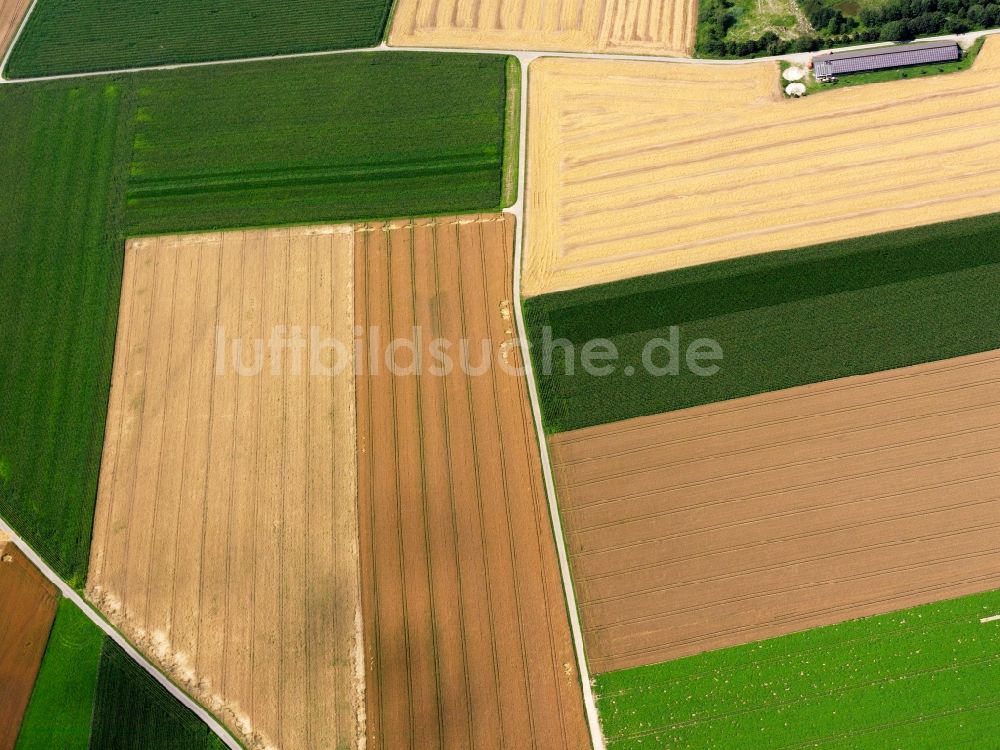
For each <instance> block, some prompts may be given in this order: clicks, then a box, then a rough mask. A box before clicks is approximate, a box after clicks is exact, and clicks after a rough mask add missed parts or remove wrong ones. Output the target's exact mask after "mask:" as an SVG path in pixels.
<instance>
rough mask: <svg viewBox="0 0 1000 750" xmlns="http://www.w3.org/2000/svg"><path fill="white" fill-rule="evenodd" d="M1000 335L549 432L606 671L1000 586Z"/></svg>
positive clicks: (596, 661) (593, 644) (598, 660)
mask: <svg viewBox="0 0 1000 750" xmlns="http://www.w3.org/2000/svg"><path fill="white" fill-rule="evenodd" d="M998 384H1000V352H996V351H993V352H988V353H985V354H979V355H974V356H970V357H963V358H958V359H952V360H947V361H943V362H938V363H933V364H928V365H920V366H917V367H911V368H906V369H901V370H893V371H888V372H884V373H879V374H876V375H867V376H863V377H857V378H850V379H843V380H836V381H830V382H827V383H822V384H818V385H812V386H806V387H802V388H795V389H790V390H786V391H781V392H775V393H768V394H764V395H761V396H755V397H752V398H746V399H739V400H734V401H729V402H726V403H723V404H715V405H711V406H705V407H697V408H694V409H689V410H686V411H678V412H673V413H670V414H665V415H659V416H654V417H644V418H640V419H635V420H630V421H626V422H618V423H615V424H609V425H604V426H601V427H596V428H588V429H584V430H579V431H576V432H569V433H563V434H561V435H558V436H556V437H554V438H552V440H551V445H552V452H553V461H554V463H555V467H556V475H557V484H558V491H559V498H560V504H561V507H562V510H563V516H564V519H565V528H566V533H567V541H568V545H569V548H570V557H571V562H572V565H573V569H574V573H575V578H576V583H577V591H578V595H579V600H580V608H581V615H582V620H583V627H584V635H585V640H586V644H587V647H588V656H589V658H590V662H591V665H592V667H593V668H594V671H595V672H607V671H611V670H616V669H623V668H628V667H634V666H638V665H642V664H651V663H654V662H659V661H664V660H668V659H674V658H677V657H682V656H687V655H690V654H696V653H699V652H702V651H707V650H710V649H716V648H721V647H724V646H731V645H735V644H741V643H747V642H749V641H754V640H759V639H762V638H768V637H771V636H775V635H780V634H783V633H789V632H793V631H798V630H805V629H807V628H812V627H817V626H820V625H827V624H830V623H835V622H839V621H842V620H847V619H851V618H854V617H861V616H866V615H872V614H877V613H882V612H887V611H890V610H893V609H899V608H902V607H907V606H913V605H917V604H923V603H927V602H931V601H936V600H940V599H945V598H948V597H953V596H960V595H963V594H970V593H973V592H979V591H984V590H988V589H993V588H997V587H1000V483H998V478H1000V400H998V398H997V393H998V390H997V386H998Z"/></svg>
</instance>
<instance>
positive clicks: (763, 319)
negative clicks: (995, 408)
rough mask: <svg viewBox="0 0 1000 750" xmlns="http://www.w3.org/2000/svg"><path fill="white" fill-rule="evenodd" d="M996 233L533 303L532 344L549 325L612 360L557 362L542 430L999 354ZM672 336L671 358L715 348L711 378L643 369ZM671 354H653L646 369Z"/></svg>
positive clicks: (718, 270) (883, 246)
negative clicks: (718, 355) (602, 346)
mask: <svg viewBox="0 0 1000 750" xmlns="http://www.w3.org/2000/svg"><path fill="white" fill-rule="evenodd" d="M998 231H1000V214H993V215H989V216H983V217H979V218H975V219H965V220H962V221H956V222H950V223H946V224H936V225H932V226H927V227H917V228H915V229H909V230H905V231H900V232H889V233H886V234H881V235H873V236H870V237H863V238H860V239H856V240H846V241H843V242H835V243H828V244H825V245H816V246H814V247H810V248H803V249H799V250H786V251H780V252H774V253H767V254H764V255H757V256H752V257H746V258H736V259H733V260H728V261H721V262H718V263H709V264H705V265H701V266H696V267H693V268H683V269H680V270H677V271H668V272H665V273H660V274H653V275H650V276H641V277H638V278H633V279H626V280H624V281H617V282H613V283H610V284H603V285H600V286H591V287H584V288H581V289H574V290H570V291H568V292H560V293H555V294H545V295H541V296H539V297H532V298H529V299H527V300H526V301H525V316H526V319H527V321H526V322H527V326H528V333H529V337H530V338H531V340H532V341H533V342H535V343H538V342H539V341H540V340H541V337H542V335H543V330H544V327H545V326H550V327H551V336H552V337H553V339H560V338H565V339H568V340H569V341H570V342H572V343H573V344H574V346H575V347H576V351H577V352H579V351H580V350H581V348H582V346H583V344H584V343H586V342H587V341H588V340H591V339H595V338H607V339H610V340H611V341H612V342H613V343H614V344H615V346H616V347H617V350H618V353H619V355H620V365H621V366H619V367H617V368H616V369H615V371H614V372H612V373H610V374H609V375H607V376H606V377H591V376H589V375H588V374H587V373H586V372H583V371H580V370H579V368H577V370H576V371H575V374H573V372H574V371H573V370H571V369H569V368H567V366H566V365H565V364H564V361H563V359H562V358H560V357H555V358H554V359H553V364H552V367H551V368H549V371H547V372H545V371H541V374H540V378H539V381H540V382H539V386H540V399H541V401H542V407H543V411H544V415H545V420H546V427H547V429H548V430H549V431H550V432H561V431H564V430H572V429H577V428H580V427H586V426H589V425H598V424H605V423H608V422H616V421H619V420H622V419H629V418H632V417H638V416H642V415H648V414H658V413H660V412H666V411H672V410H674V409H683V408H687V407H690V406H697V405H699V404H709V403H713V402H715V401H723V400H726V399H732V398H740V397H743V396H751V395H754V394H758V393H766V392H768V391H775V390H779V389H782V388H791V387H794V386H799V385H804V384H807V383H816V382H820V381H823V380H830V379H832V378H841V377H846V376H849V375H860V374H864V373H871V372H878V371H880V370H887V369H891V368H896V367H905V366H908V365H913V364H919V363H921V362H930V361H933V360H938V359H946V358H949V357H957V356H961V355H965V354H972V353H975V352H982V351H987V350H990V349H997V348H1000V305H997V303H996V294H995V289H996V287H997V285H998V284H1000V245H998V244H997V242H996V236H997V232H998ZM971 311H975V312H974V314H973V313H972V312H971ZM672 328H675V331H674V332H675V334H676V338H677V343H678V354H679V359H683V358H684V355H685V348H686V347H687V346H689V345H690V344H691V343H692V342H694V341H696V340H698V339H699V338H708V339H711V340H713V341H715V342H717V343H718V344H719V346H721V348H722V351H723V357H724V360H723V362H722V363H721V369H720V371H719V372H718V373H716V374H715V375H713V376H712V377H701V376H699V375H698V374H696V373H694V372H692V371H690V370H689V369H687V368H686V367H684V366H683V363H682V362H678V364H679V365H680V366H679V367H678V368H677V372H676V373H675V374H674V373H671V374H670V375H669V377H660V376H659V375H657V374H655V372H653V373H651V372H650V371H649V370H647V369H646V368H645V367H643V366H640V363H641V362H642V355H643V350H644V348H645V346H646V345H647V343H648V342H649V341H650V340H652V339H663V340H665V341H669V340H670V338H671V335H672V332H671V329H672ZM536 351H537V350H536ZM536 359H537V357H536ZM667 359H668V354H667V353H666V352H664V351H659V352H658V353H657V355H656V357H655V364H657V365H659V366H664V365H665V364H666V363H667ZM626 365H631V366H632V367H634V368H635V372H634V373H633V374H632V375H629V374H628V373H627V372H626V368H625V366H626Z"/></svg>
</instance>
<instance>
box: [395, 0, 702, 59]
mask: <svg viewBox="0 0 1000 750" xmlns="http://www.w3.org/2000/svg"><path fill="white" fill-rule="evenodd" d="M696 21H697V3H695V2H693V1H692V0H602V1H601V2H595V0H567V1H566V2H559V3H553V2H546V0H443V2H442V1H440V0H399V2H398V4H397V7H396V10H395V12H394V17H393V23H392V28H391V29H390V32H389V43H390V44H393V45H398V46H411V47H456V48H470V49H471V48H476V49H480V48H482V49H532V50H550V51H556V52H615V53H623V54H624V53H631V54H640V55H641V54H649V55H675V56H687V55H690V54H691V50H692V49H693V47H694V33H695V23H696Z"/></svg>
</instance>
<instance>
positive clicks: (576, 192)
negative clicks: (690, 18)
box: [524, 39, 1000, 296]
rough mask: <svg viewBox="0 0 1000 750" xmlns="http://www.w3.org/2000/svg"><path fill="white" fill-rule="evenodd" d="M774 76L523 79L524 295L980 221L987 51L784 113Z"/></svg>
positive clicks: (987, 145) (687, 71)
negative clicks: (966, 64) (954, 68)
mask: <svg viewBox="0 0 1000 750" xmlns="http://www.w3.org/2000/svg"><path fill="white" fill-rule="evenodd" d="M778 80H779V76H778V67H777V65H776V64H775V63H755V64H750V65H745V66H718V65H715V66H712V65H681V64H675V65H671V64H666V65H664V64H657V63H643V62H612V61H600V60H569V59H558V60H552V59H548V60H539V61H537V62H535V63H533V64H532V66H531V74H530V81H531V93H530V97H531V107H530V124H529V132H530V133H531V134H532V137H531V141H530V143H529V144H528V145H529V154H528V175H527V181H528V195H529V197H528V205H527V207H526V211H527V214H526V221H527V224H526V229H527V233H528V234H527V243H526V248H527V254H526V256H525V279H524V289H525V294H526V295H529V296H530V295H533V294H542V293H545V292H551V291H557V290H564V289H572V288H576V287H581V286H586V285H589V284H599V283H602V282H608V281H613V280H616V279H624V278H631V277H635V276H640V275H643V274H650V273H655V272H659V271H667V270H671V269H676V268H681V267H685V266H692V265H697V264H701V263H709V262H712V261H717V260H722V259H727V258H733V257H737V256H743V255H754V254H757V253H764V252H768V251H778V250H787V249H791V248H796V247H804V246H807V245H810V244H814V243H819V242H832V241H835V240H842V239H848V238H854V237H860V236H864V235H870V234H875V233H878V232H886V231H891V230H895V229H903V228H907V227H915V226H923V225H926V224H932V223H935V222H943V221H950V220H953V219H961V218H965V217H970V216H978V215H982V214H988V213H993V212H996V211H997V207H998V205H1000V169H998V167H997V164H998V161H1000V140H998V138H997V135H998V133H1000V126H998V124H997V123H998V122H1000V120H998V118H997V113H998V112H1000V42H998V41H997V40H994V39H987V41H986V43H985V46H984V47H983V50H982V52H981V54H980V56H979V58H978V59H977V60H976V62H975V64H974V65H973V67H972V68H971V69H969V70H967V71H963V72H961V73H956V74H954V75H946V76H932V77H929V78H924V79H921V80H915V79H914V80H907V81H897V82H892V83H885V84H879V85H871V86H857V87H853V88H849V89H842V90H838V91H830V92H827V93H825V94H823V95H822V96H810V97H805V98H804V99H799V100H792V99H785V98H784V97H783V95H782V94H781V91H780V88H779V86H778Z"/></svg>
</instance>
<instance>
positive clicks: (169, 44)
mask: <svg viewBox="0 0 1000 750" xmlns="http://www.w3.org/2000/svg"><path fill="white" fill-rule="evenodd" d="M391 6H392V0H298V2H295V3H276V2H273V0H241V1H240V2H236V1H235V0H217V2H211V3H207V2H199V3H191V2H183V1H182V0H102V1H101V2H79V1H78V0H38V5H37V6H36V7H35V9H34V11H33V12H32V14H31V18H30V19H29V20H28V24H27V26H26V27H25V29H24V33H23V34H22V35H21V38H20V40H19V41H18V43H17V45H16V47H15V48H14V51H13V53H12V54H11V58H10V61H9V64H8V66H7V74H8V75H9V76H10V77H11V78H29V77H42V76H52V75H61V74H66V73H83V72H91V71H98V70H124V69H127V68H137V67H151V66H155V65H165V64H172V63H192V62H205V61H212V60H232V59H238V58H246V57H264V56H269V55H284V54H292V53H300V52H316V51H322V50H339V49H357V48H362V47H374V46H375V45H377V44H378V43H379V42H380V41H381V39H382V36H383V31H384V29H385V27H386V22H387V20H388V17H389V10H390V7H391Z"/></svg>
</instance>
